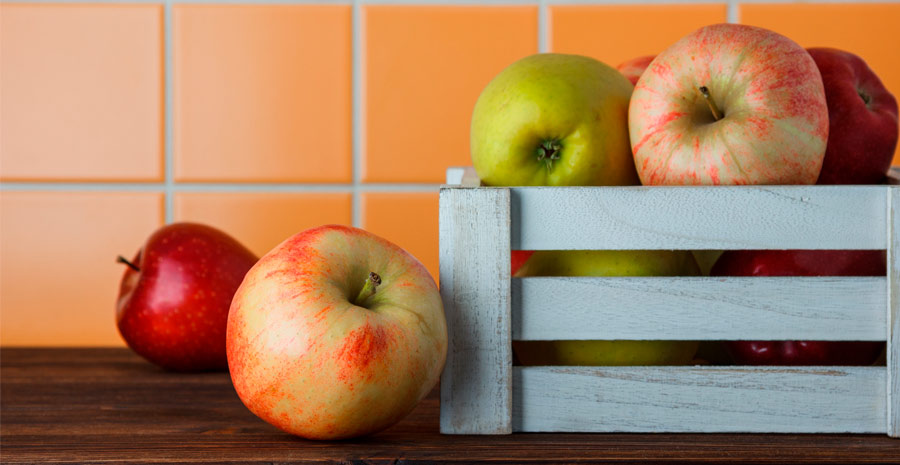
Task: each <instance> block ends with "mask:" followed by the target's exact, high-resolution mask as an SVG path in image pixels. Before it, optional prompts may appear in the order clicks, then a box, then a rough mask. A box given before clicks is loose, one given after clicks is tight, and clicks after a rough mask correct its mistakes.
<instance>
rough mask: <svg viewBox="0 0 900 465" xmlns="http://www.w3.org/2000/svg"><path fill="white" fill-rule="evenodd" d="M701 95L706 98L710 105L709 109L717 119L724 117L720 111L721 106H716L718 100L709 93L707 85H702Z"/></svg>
mask: <svg viewBox="0 0 900 465" xmlns="http://www.w3.org/2000/svg"><path fill="white" fill-rule="evenodd" d="M700 95H702V96H703V98H704V99H705V100H706V104H707V105H709V111H711V112H712V115H713V118H714V119H715V120H716V121H719V120H720V119H722V112H721V111H719V107H717V106H716V102H714V101H713V99H712V96H711V95H710V94H709V89H708V88H707V87H706V86H700Z"/></svg>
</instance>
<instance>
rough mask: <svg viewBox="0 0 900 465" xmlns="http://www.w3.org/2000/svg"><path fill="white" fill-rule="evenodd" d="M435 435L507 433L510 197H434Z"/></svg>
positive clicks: (462, 193) (481, 192) (450, 191)
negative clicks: (439, 369) (439, 351)
mask: <svg viewBox="0 0 900 465" xmlns="http://www.w3.org/2000/svg"><path fill="white" fill-rule="evenodd" d="M440 195H441V197H440V282H441V298H442V299H443V302H444V312H445V314H446V318H447V330H448V336H449V340H448V348H447V349H448V350H447V363H446V365H445V368H444V372H443V375H442V376H441V432H442V433H448V434H508V433H510V432H512V424H511V417H512V413H511V409H512V343H511V341H510V290H509V286H510V269H509V267H510V244H509V191H508V190H507V189H460V188H445V189H441V194H440Z"/></svg>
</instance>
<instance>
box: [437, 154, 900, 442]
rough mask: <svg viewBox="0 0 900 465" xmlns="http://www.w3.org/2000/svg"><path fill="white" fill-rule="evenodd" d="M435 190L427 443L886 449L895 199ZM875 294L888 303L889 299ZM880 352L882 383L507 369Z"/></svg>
mask: <svg viewBox="0 0 900 465" xmlns="http://www.w3.org/2000/svg"><path fill="white" fill-rule="evenodd" d="M479 185H480V182H479V180H478V179H477V177H476V176H475V175H474V171H473V170H471V169H469V170H461V171H452V172H450V173H448V185H447V186H444V187H443V188H442V189H441V199H440V211H441V225H440V250H441V260H440V264H441V265H440V266H441V271H440V273H441V277H440V282H441V294H442V298H443V300H444V307H445V311H446V314H447V317H448V335H449V345H448V355H447V365H446V368H445V371H444V374H443V376H442V380H441V383H442V389H441V431H442V432H444V433H449V434H464V433H466V434H504V433H510V432H513V431H570V432H575V431H579V432H614V431H623V432H664V431H670V432H820V433H824V432H857V433H887V434H889V435H891V436H898V434H900V404H898V403H900V376H898V375H900V367H898V365H900V363H898V361H900V353H898V348H900V318H898V316H897V312H898V311H897V309H898V307H900V301H898V294H900V289H898V288H900V286H898V281H897V277H896V276H897V272H898V271H900V260H898V256H897V254H896V250H897V247H900V240H898V233H897V231H898V228H900V214H898V213H900V212H898V213H894V211H895V210H898V209H900V190H898V187H894V186H887V185H884V186H727V187H721V186H718V187H701V186H698V187H684V186H678V187H675V186H672V187H668V186H654V187H640V186H636V187H479ZM771 249H774V250H778V249H781V250H786V249H808V250H876V251H877V250H886V251H887V265H886V267H887V269H886V274H887V276H863V277H859V276H831V277H805V276H794V277H684V276H679V277H528V278H512V277H511V275H510V256H511V250H771ZM889 284H890V285H889ZM589 339H594V340H701V341H710V340H835V341H872V342H884V341H888V351H887V352H888V353H887V364H886V366H859V367H850V366H828V367H810V366H802V367H757V366H690V367H684V366H677V367H658V366H656V367H574V366H561V367H543V366H521V367H520V366H515V367H514V366H513V365H512V350H511V346H512V342H513V341H532V340H589Z"/></svg>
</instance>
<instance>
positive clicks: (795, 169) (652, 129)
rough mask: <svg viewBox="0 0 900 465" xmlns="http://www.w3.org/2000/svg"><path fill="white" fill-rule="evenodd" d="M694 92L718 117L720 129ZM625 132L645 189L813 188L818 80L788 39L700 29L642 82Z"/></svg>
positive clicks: (820, 126) (820, 118)
mask: <svg viewBox="0 0 900 465" xmlns="http://www.w3.org/2000/svg"><path fill="white" fill-rule="evenodd" d="M700 86H706V87H708V88H709V92H710V94H711V95H712V98H713V100H714V101H715V102H716V103H717V105H718V106H719V107H720V110H722V112H723V114H724V117H723V118H722V119H720V120H719V121H715V120H714V118H713V117H712V113H711V111H710V110H709V107H708V105H707V103H706V100H705V99H704V98H703V97H702V96H701V94H700V92H699V90H698V89H699V87H700ZM629 133H630V136H631V147H632V151H633V152H634V161H635V167H636V168H637V171H638V175H639V176H640V178H641V182H642V183H643V184H645V185H718V184H813V183H815V182H816V179H817V178H818V176H819V171H820V170H821V168H822V160H823V158H824V155H825V147H826V142H827V140H828V108H827V106H826V102H825V90H824V87H823V85H822V77H821V75H820V74H819V70H818V68H817V67H816V64H815V62H814V61H813V59H812V57H810V55H809V53H807V52H806V50H804V49H803V48H802V47H800V46H799V45H797V44H796V43H795V42H793V41H792V40H790V39H788V38H787V37H784V36H782V35H779V34H777V33H774V32H772V31H768V30H765V29H762V28H758V27H753V26H745V25H738V24H715V25H711V26H706V27H703V28H701V29H699V30H697V31H695V32H693V33H691V34H689V35H687V36H686V37H684V38H682V39H681V40H679V41H678V42H676V43H675V44H673V45H672V46H671V47H669V48H668V49H666V50H665V51H664V52H662V53H661V54H659V56H657V57H656V59H654V60H653V62H652V63H651V64H650V67H649V68H647V70H646V71H645V72H644V73H643V74H642V75H641V78H640V79H639V80H638V82H637V85H636V86H635V90H634V94H633V95H632V99H631V103H630V106H629Z"/></svg>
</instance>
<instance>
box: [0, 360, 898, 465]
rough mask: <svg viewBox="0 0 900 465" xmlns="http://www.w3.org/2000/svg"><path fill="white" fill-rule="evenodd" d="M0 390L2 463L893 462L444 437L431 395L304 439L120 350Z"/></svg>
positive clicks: (5, 371) (28, 366)
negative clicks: (339, 437) (366, 423)
mask: <svg viewBox="0 0 900 465" xmlns="http://www.w3.org/2000/svg"><path fill="white" fill-rule="evenodd" d="M0 390H2V392H0V404H2V412H0V448H2V449H0V458H2V461H3V463H34V462H42V463H47V462H70V463H72V462H77V463H85V462H101V461H115V462H129V463H148V462H150V463H161V462H205V463H340V464H413V463H428V464H440V463H480V462H505V463H524V462H528V463H560V462H562V463H571V462H580V463H599V462H602V463H624V462H665V463H697V462H711V461H723V460H729V461H733V462H738V463H900V440H892V439H889V438H888V437H886V436H882V435H864V436H860V435H735V434H706V435H700V434H655V435H640V434H514V435H510V436H445V435H441V434H440V433H439V432H438V411H439V396H438V393H437V391H436V390H435V391H434V392H432V393H431V395H429V396H428V397H427V398H426V399H425V400H424V401H423V402H422V403H421V404H420V405H419V406H418V407H417V408H416V410H415V411H413V412H412V413H411V414H410V415H409V416H408V417H407V418H406V419H405V420H403V421H402V422H401V423H399V424H397V425H395V426H394V427H392V428H390V429H388V430H386V431H383V432H381V433H379V434H377V435H375V436H372V437H369V438H364V439H357V440H350V441H339V442H314V441H307V440H303V439H300V438H297V437H293V436H290V435H288V434H285V433H282V432H281V431H279V430H277V429H275V428H274V427H272V426H269V425H268V424H266V423H264V422H263V421H262V420H259V419H257V418H256V417H255V416H253V414H251V413H250V412H249V411H248V410H247V409H246V408H244V406H243V405H242V404H241V402H240V400H239V399H238V398H237V395H236V394H235V392H234V390H233V389H232V387H231V381H230V379H229V377H228V375H227V374H224V373H205V374H189V375H185V374H174V373H166V372H163V371H161V370H159V369H157V368H155V367H153V366H152V365H150V364H149V363H146V362H144V361H143V360H142V359H140V358H138V357H137V356H135V355H134V354H132V353H131V352H130V351H128V350H126V349H12V348H10V349H2V350H0Z"/></svg>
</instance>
